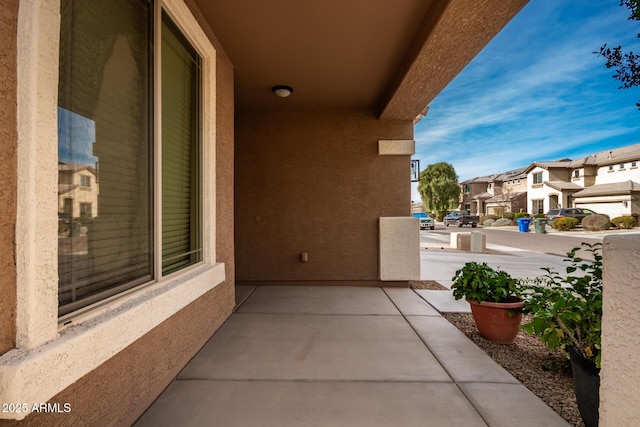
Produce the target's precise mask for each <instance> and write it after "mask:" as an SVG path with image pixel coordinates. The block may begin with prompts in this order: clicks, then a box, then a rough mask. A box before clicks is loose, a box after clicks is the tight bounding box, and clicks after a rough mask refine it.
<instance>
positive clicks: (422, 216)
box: [413, 212, 436, 230]
mask: <svg viewBox="0 0 640 427" xmlns="http://www.w3.org/2000/svg"><path fill="white" fill-rule="evenodd" d="M413 216H414V217H416V218H418V220H419V221H420V230H426V229H427V228H428V229H431V230H434V229H435V228H436V226H435V223H434V221H433V218H431V217H430V216H429V214H428V213H426V212H418V213H414V214H413Z"/></svg>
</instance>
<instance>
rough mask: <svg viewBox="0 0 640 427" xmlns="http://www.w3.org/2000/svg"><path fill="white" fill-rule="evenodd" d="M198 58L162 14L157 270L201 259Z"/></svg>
mask: <svg viewBox="0 0 640 427" xmlns="http://www.w3.org/2000/svg"><path fill="white" fill-rule="evenodd" d="M199 94H200V57H199V56H198V54H197V53H196V51H195V50H194V49H193V48H192V47H191V46H190V45H189V43H188V42H187V41H186V40H185V39H184V37H182V35H181V34H180V32H179V31H178V29H177V28H176V26H175V25H174V24H173V23H172V22H171V20H170V19H169V18H168V17H167V16H166V15H163V17H162V274H168V273H171V272H173V271H176V270H179V269H181V268H183V267H185V266H188V265H191V264H194V263H197V262H199V261H201V260H202V241H201V236H202V233H201V229H200V228H201V226H200V223H201V220H200V217H201V214H200V211H201V209H200V200H201V194H200V187H201V186H200V161H201V160H200V158H201V156H200V139H201V138H200V131H199V130H200V96H199Z"/></svg>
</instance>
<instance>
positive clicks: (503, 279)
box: [451, 262, 521, 302]
mask: <svg viewBox="0 0 640 427" xmlns="http://www.w3.org/2000/svg"><path fill="white" fill-rule="evenodd" d="M452 280H453V284H452V285H451V289H453V296H454V298H455V299H457V300H459V299H462V298H465V299H467V300H471V301H476V302H482V301H492V302H505V301H510V300H513V299H517V298H519V296H520V284H521V283H520V280H519V279H515V278H513V277H511V276H510V275H509V273H507V272H505V271H502V270H495V269H493V268H492V267H491V266H489V265H488V264H487V263H486V262H483V263H481V264H479V263H477V262H468V263H466V264H465V265H464V266H463V267H462V268H461V269H459V270H457V271H456V273H455V275H454V276H453V279H452Z"/></svg>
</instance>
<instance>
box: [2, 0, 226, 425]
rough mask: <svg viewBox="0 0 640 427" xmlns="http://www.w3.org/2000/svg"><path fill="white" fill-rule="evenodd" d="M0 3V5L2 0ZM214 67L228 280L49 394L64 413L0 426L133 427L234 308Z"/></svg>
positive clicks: (221, 81) (222, 254) (222, 113)
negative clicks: (66, 409) (68, 408)
mask: <svg viewBox="0 0 640 427" xmlns="http://www.w3.org/2000/svg"><path fill="white" fill-rule="evenodd" d="M3 6H4V4H3ZM216 66H217V69H216V80H217V83H216V91H217V93H216V102H217V112H216V114H217V120H216V126H217V128H216V129H217V133H216V143H217V145H216V190H217V197H216V201H217V217H216V251H217V254H216V258H217V261H218V262H224V263H226V280H225V282H224V283H222V284H220V285H219V286H217V287H216V288H214V289H212V290H211V291H210V292H208V293H207V294H205V295H204V296H203V297H202V298H200V299H198V300H197V301H195V302H193V303H191V304H190V305H188V306H187V307H185V308H184V309H183V310H181V311H180V312H178V313H177V314H175V315H174V316H172V317H171V318H170V319H167V320H166V321H165V322H163V323H162V324H161V325H159V326H158V327H156V328H154V329H153V330H152V331H151V332H150V333H148V334H147V335H145V336H144V337H142V338H140V339H139V340H137V341H136V342H135V343H133V344H132V345H130V346H129V347H127V348H126V349H124V350H123V351H122V352H120V353H118V354H117V355H116V356H114V357H112V358H111V359H109V360H108V361H107V362H105V363H103V364H102V365H100V367H98V368H97V369H95V370H94V371H93V372H91V373H90V374H89V375H86V376H85V377H83V378H82V379H80V380H79V381H77V382H75V383H74V384H73V385H71V386H70V387H68V388H66V389H65V390H63V391H62V392H60V393H59V394H58V395H56V396H55V397H54V398H52V399H51V400H50V402H51V403H60V404H63V403H69V404H70V405H71V412H70V413H67V414H51V413H48V414H47V413H33V414H31V415H29V416H28V417H27V418H25V419H24V420H23V421H20V422H18V421H10V420H0V426H2V427H5V426H15V425H20V426H43V425H47V426H57V425H105V424H108V425H131V424H133V423H134V422H135V420H136V419H137V418H138V417H139V416H140V415H142V413H143V412H144V410H145V409H146V408H147V407H148V406H149V405H150V404H151V403H152V402H153V400H155V398H156V397H157V396H158V395H159V394H160V393H161V392H162V391H163V390H164V388H166V386H167V385H168V384H169V382H170V381H171V380H172V379H173V378H174V377H175V376H176V375H177V374H178V372H179V371H180V370H181V369H182V368H183V367H184V365H185V364H186V363H187V362H188V361H189V360H190V359H191V358H192V357H193V356H194V355H195V354H196V353H197V352H198V351H199V350H200V348H202V346H203V345H204V344H205V343H206V342H207V340H208V339H209V338H210V337H211V336H212V335H213V333H214V332H215V331H216V330H217V329H218V328H219V327H220V325H221V324H222V323H223V322H224V321H225V320H226V318H227V317H228V316H229V315H230V314H231V311H232V309H233V308H234V306H235V289H234V270H235V268H234V265H233V259H234V240H233V220H234V218H233V155H234V148H233V145H234V129H233V102H234V100H233V96H234V95H233V68H232V66H231V64H230V62H229V60H228V59H227V58H226V56H225V55H224V54H223V53H221V54H219V55H218V58H217V64H216Z"/></svg>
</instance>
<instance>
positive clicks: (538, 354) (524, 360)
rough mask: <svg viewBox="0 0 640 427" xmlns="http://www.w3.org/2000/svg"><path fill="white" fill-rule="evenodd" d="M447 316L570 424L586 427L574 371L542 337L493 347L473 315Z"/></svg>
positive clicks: (520, 337)
mask: <svg viewBox="0 0 640 427" xmlns="http://www.w3.org/2000/svg"><path fill="white" fill-rule="evenodd" d="M443 317H444V318H445V319H447V320H448V321H449V322H451V323H452V324H453V325H454V326H455V327H456V328H458V329H459V330H460V331H461V332H463V333H464V334H465V335H466V336H467V337H469V338H470V339H471V340H472V341H473V342H474V343H476V345H477V346H478V347H480V348H481V349H482V350H484V351H485V353H487V354H488V355H489V356H490V357H491V358H492V359H493V360H495V361H496V362H498V363H499V364H500V365H502V367H503V368H505V369H506V370H507V371H508V372H509V373H510V374H511V375H513V376H514V377H515V378H516V379H517V380H518V381H520V382H521V383H522V384H523V385H524V386H525V387H527V388H528V389H529V390H531V391H532V392H533V393H534V394H535V395H536V396H538V397H539V398H540V399H542V400H543V401H544V402H545V403H546V404H547V405H549V406H550V407H551V409H553V410H554V411H556V413H557V414H558V415H560V416H561V417H562V418H564V419H565V420H567V422H568V423H569V424H571V425H573V426H584V424H583V423H582V419H581V418H580V413H579V412H578V405H577V404H576V395H575V392H574V390H573V377H572V376H571V368H570V366H569V364H568V360H567V359H566V357H565V356H564V355H563V354H562V353H561V352H560V351H550V350H549V349H548V348H547V347H546V346H545V345H544V344H543V343H542V342H541V341H540V339H539V338H538V337H536V336H532V335H528V334H527V333H525V332H524V331H520V332H519V333H518V337H517V338H516V342H515V343H513V344H510V345H498V344H493V343H491V342H489V341H487V340H486V339H484V338H483V337H481V336H480V333H478V330H477V329H476V325H475V322H474V321H473V317H472V315H471V314H468V313H443ZM525 321H526V319H523V322H525Z"/></svg>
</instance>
